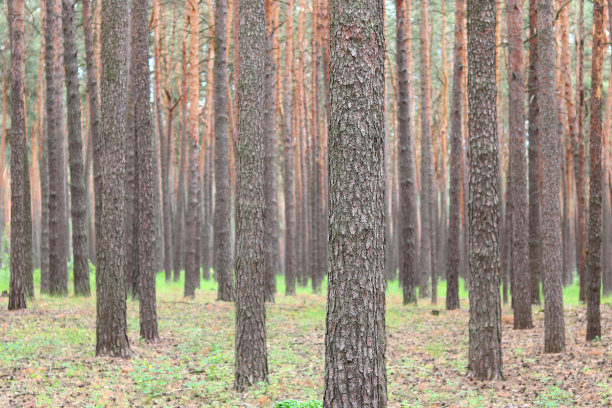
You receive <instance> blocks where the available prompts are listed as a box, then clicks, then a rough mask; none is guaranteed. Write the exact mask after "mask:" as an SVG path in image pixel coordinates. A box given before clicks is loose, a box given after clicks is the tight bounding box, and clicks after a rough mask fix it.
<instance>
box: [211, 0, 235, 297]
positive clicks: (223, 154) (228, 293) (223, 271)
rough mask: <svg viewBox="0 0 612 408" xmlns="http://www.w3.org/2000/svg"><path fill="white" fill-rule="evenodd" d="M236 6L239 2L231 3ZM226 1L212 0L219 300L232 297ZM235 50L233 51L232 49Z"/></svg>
mask: <svg viewBox="0 0 612 408" xmlns="http://www.w3.org/2000/svg"><path fill="white" fill-rule="evenodd" d="M234 7H238V4H237V2H236V4H234ZM226 49H227V2H226V0H217V1H216V2H215V65H214V69H215V73H214V83H215V119H214V121H215V124H214V126H215V219H214V230H213V233H214V236H213V246H214V252H213V263H214V266H213V267H214V271H215V275H216V276H217V282H218V284H219V290H218V293H217V297H218V299H219V300H223V301H226V302H230V301H232V300H234V294H235V293H234V272H233V270H232V264H233V262H232V242H231V228H232V214H231V207H230V199H231V188H230V173H229V142H230V141H229V134H228V129H227V128H228V123H229V122H228V115H227V61H226V51H225V50H226ZM234 52H236V51H234Z"/></svg>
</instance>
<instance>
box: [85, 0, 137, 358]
mask: <svg viewBox="0 0 612 408" xmlns="http://www.w3.org/2000/svg"><path fill="white" fill-rule="evenodd" d="M129 34H130V6H129V2H127V1H126V0H107V1H105V2H104V3H102V51H101V60H102V77H101V87H100V88H101V92H102V94H101V102H102V104H101V106H102V122H101V124H102V127H101V132H100V136H101V137H100V148H99V154H100V167H99V168H98V169H97V170H98V171H101V173H100V174H96V177H95V179H96V181H97V182H98V183H99V185H98V186H97V190H98V191H100V193H101V195H100V203H99V204H98V207H99V208H100V210H101V213H100V219H99V220H100V223H99V229H97V230H96V235H97V239H96V246H97V248H96V253H97V254H98V267H97V271H96V299H97V308H96V309H97V318H96V355H98V356H111V357H122V358H131V357H133V356H134V353H133V352H132V351H131V349H130V344H129V341H128V338H127V322H126V304H125V303H126V301H125V297H126V292H125V276H124V271H125V268H126V251H125V250H126V248H125V222H124V221H125V213H124V210H125V139H126V134H125V133H126V106H127V94H128V74H129V72H128V71H129V65H130V63H129V57H130V36H129Z"/></svg>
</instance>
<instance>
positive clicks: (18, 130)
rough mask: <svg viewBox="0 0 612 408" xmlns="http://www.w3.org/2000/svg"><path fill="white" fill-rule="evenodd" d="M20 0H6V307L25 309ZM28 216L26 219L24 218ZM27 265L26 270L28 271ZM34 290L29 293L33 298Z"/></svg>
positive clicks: (27, 223) (26, 210) (27, 250)
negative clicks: (8, 148)
mask: <svg viewBox="0 0 612 408" xmlns="http://www.w3.org/2000/svg"><path fill="white" fill-rule="evenodd" d="M24 10H25V5H24V1H23V0H9V2H8V23H9V36H10V43H11V137H10V143H11V264H10V283H9V303H8V309H9V310H17V309H25V308H26V292H27V290H26V276H27V275H28V274H31V273H32V271H31V269H32V253H31V252H32V248H31V246H30V247H28V238H27V236H28V235H29V236H30V242H31V239H32V229H31V218H30V217H31V212H30V211H31V210H30V200H29V193H28V192H27V191H25V190H26V188H29V174H28V154H27V143H26V121H25V44H24ZM28 219H30V220H28ZM28 227H30V228H29V229H28ZM28 268H29V269H30V270H29V271H28ZM33 296H34V293H32V294H31V295H30V297H33Z"/></svg>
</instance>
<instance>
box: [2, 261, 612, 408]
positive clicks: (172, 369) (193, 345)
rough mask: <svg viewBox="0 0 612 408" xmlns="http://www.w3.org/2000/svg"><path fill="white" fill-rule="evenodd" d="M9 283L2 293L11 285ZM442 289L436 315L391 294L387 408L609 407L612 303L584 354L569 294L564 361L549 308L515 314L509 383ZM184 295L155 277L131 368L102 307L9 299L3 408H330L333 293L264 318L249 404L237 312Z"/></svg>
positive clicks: (581, 312)
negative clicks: (521, 316) (149, 322)
mask: <svg viewBox="0 0 612 408" xmlns="http://www.w3.org/2000/svg"><path fill="white" fill-rule="evenodd" d="M5 274H6V273H5ZM3 275H4V274H2V273H1V272H0V277H1V278H2V279H0V282H1V283H0V289H1V290H5V288H4V286H8V275H7V274H6V278H7V279H6V281H5V280H4V276H3ZM91 277H92V281H94V280H95V279H94V275H93V274H92V275H91ZM5 282H6V283H5ZM92 286H93V284H92ZM283 286H284V285H283V282H282V279H279V289H281V290H283ZM444 289H445V288H444V285H443V284H441V286H440V290H439V296H440V297H439V303H438V305H432V304H431V303H430V302H429V301H428V300H422V301H421V302H420V303H419V306H418V307H406V306H403V305H402V301H401V299H402V298H401V292H400V290H399V288H398V286H397V283H391V284H390V287H389V289H388V294H387V336H388V344H387V379H388V393H389V406H390V407H508V408H509V407H605V406H611V404H612V338H611V337H612V298H609V297H608V298H606V299H604V303H603V304H602V308H601V309H602V332H603V333H604V336H603V339H601V340H600V341H597V342H594V343H592V344H587V343H586V342H585V341H584V337H585V306H583V305H578V304H577V302H576V301H575V300H574V298H575V297H577V293H576V292H577V290H576V288H575V287H570V288H567V289H566V291H565V293H566V295H565V296H566V313H565V321H566V336H567V352H566V353H563V354H554V355H546V354H544V353H543V338H544V330H543V323H544V313H543V310H542V307H541V306H534V308H533V316H534V323H535V328H534V329H532V330H523V331H517V330H513V329H512V311H511V310H510V309H509V307H507V306H504V309H503V318H502V320H503V334H502V342H503V364H504V366H503V371H504V375H505V381H498V382H493V383H485V382H478V381H472V380H470V379H468V378H467V376H466V369H465V366H466V361H467V349H468V329H467V325H468V319H469V316H468V311H467V306H468V305H467V294H466V293H465V291H464V290H462V297H463V299H462V301H461V307H462V309H461V310H458V311H453V312H447V311H445V310H444V292H445V290H444ZM37 293H38V291H37ZM182 293H183V287H182V283H181V282H173V283H171V284H166V283H164V282H163V276H162V275H161V274H160V275H158V303H157V305H158V318H159V329H160V335H161V340H160V341H159V342H156V343H153V344H147V343H145V342H143V341H140V340H138V302H137V301H131V300H130V301H129V302H128V330H129V331H128V335H129V338H130V341H131V345H132V348H133V351H134V352H135V353H136V355H137V357H136V358H134V359H133V360H121V359H110V358H97V357H95V355H94V353H95V318H96V310H95V297H93V296H92V297H91V298H88V299H78V298H75V297H73V296H70V297H68V298H63V299H61V298H51V297H47V296H42V297H41V296H38V297H37V298H36V299H35V300H34V301H30V302H29V303H28V309H27V310H23V311H18V312H8V311H7V310H6V304H5V302H6V299H4V300H2V303H3V306H2V309H1V310H2V311H1V312H0V406H2V407H35V406H42V407H59V406H63V407H104V406H108V407H115V406H116V407H152V406H167V407H202V406H206V407H274V406H275V405H276V404H277V403H278V402H279V401H284V400H289V399H291V400H300V401H316V400H320V399H321V398H322V389H323V372H324V335H325V295H324V294H316V295H315V294H311V293H310V290H309V289H307V288H300V290H299V293H298V295H297V296H295V297H285V296H284V295H278V296H277V298H276V303H275V304H270V305H268V306H267V338H268V355H269V358H268V363H269V368H270V381H269V384H259V385H258V386H256V387H254V388H252V389H251V390H249V391H248V392H244V393H239V392H236V391H233V390H232V383H233V378H234V373H233V369H234V305H233V304H231V303H223V302H217V301H215V299H216V286H215V284H214V283H213V282H203V283H202V289H200V290H198V291H197V294H196V297H195V299H184V298H183V297H182ZM281 293H282V292H281ZM434 309H435V310H439V311H440V313H439V315H437V316H436V315H434V314H432V310H434ZM296 405H297V404H295V405H294V406H296ZM316 405H318V404H314V403H313V404H312V405H310V406H316ZM284 406H291V405H290V404H285V405H284Z"/></svg>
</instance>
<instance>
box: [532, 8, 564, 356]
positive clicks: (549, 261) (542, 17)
mask: <svg viewBox="0 0 612 408" xmlns="http://www.w3.org/2000/svg"><path fill="white" fill-rule="evenodd" d="M537 31H538V43H537V46H538V65H537V75H538V109H539V112H538V121H537V124H538V132H539V134H540V145H541V157H542V166H541V168H542V248H543V260H544V265H543V266H544V269H543V272H544V280H543V281H544V285H543V286H544V313H545V318H544V324H545V335H544V351H545V352H547V353H557V352H560V351H563V350H564V349H565V325H564V321H563V292H562V289H561V267H562V265H561V208H560V203H559V197H560V196H559V192H560V186H559V184H560V181H561V174H560V171H561V166H560V162H559V160H560V159H561V150H560V148H559V147H560V146H559V145H560V143H559V133H558V131H559V121H558V116H557V109H558V106H557V99H556V95H555V93H556V86H555V43H554V40H555V39H554V27H553V6H552V3H551V0H538V2H537Z"/></svg>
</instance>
